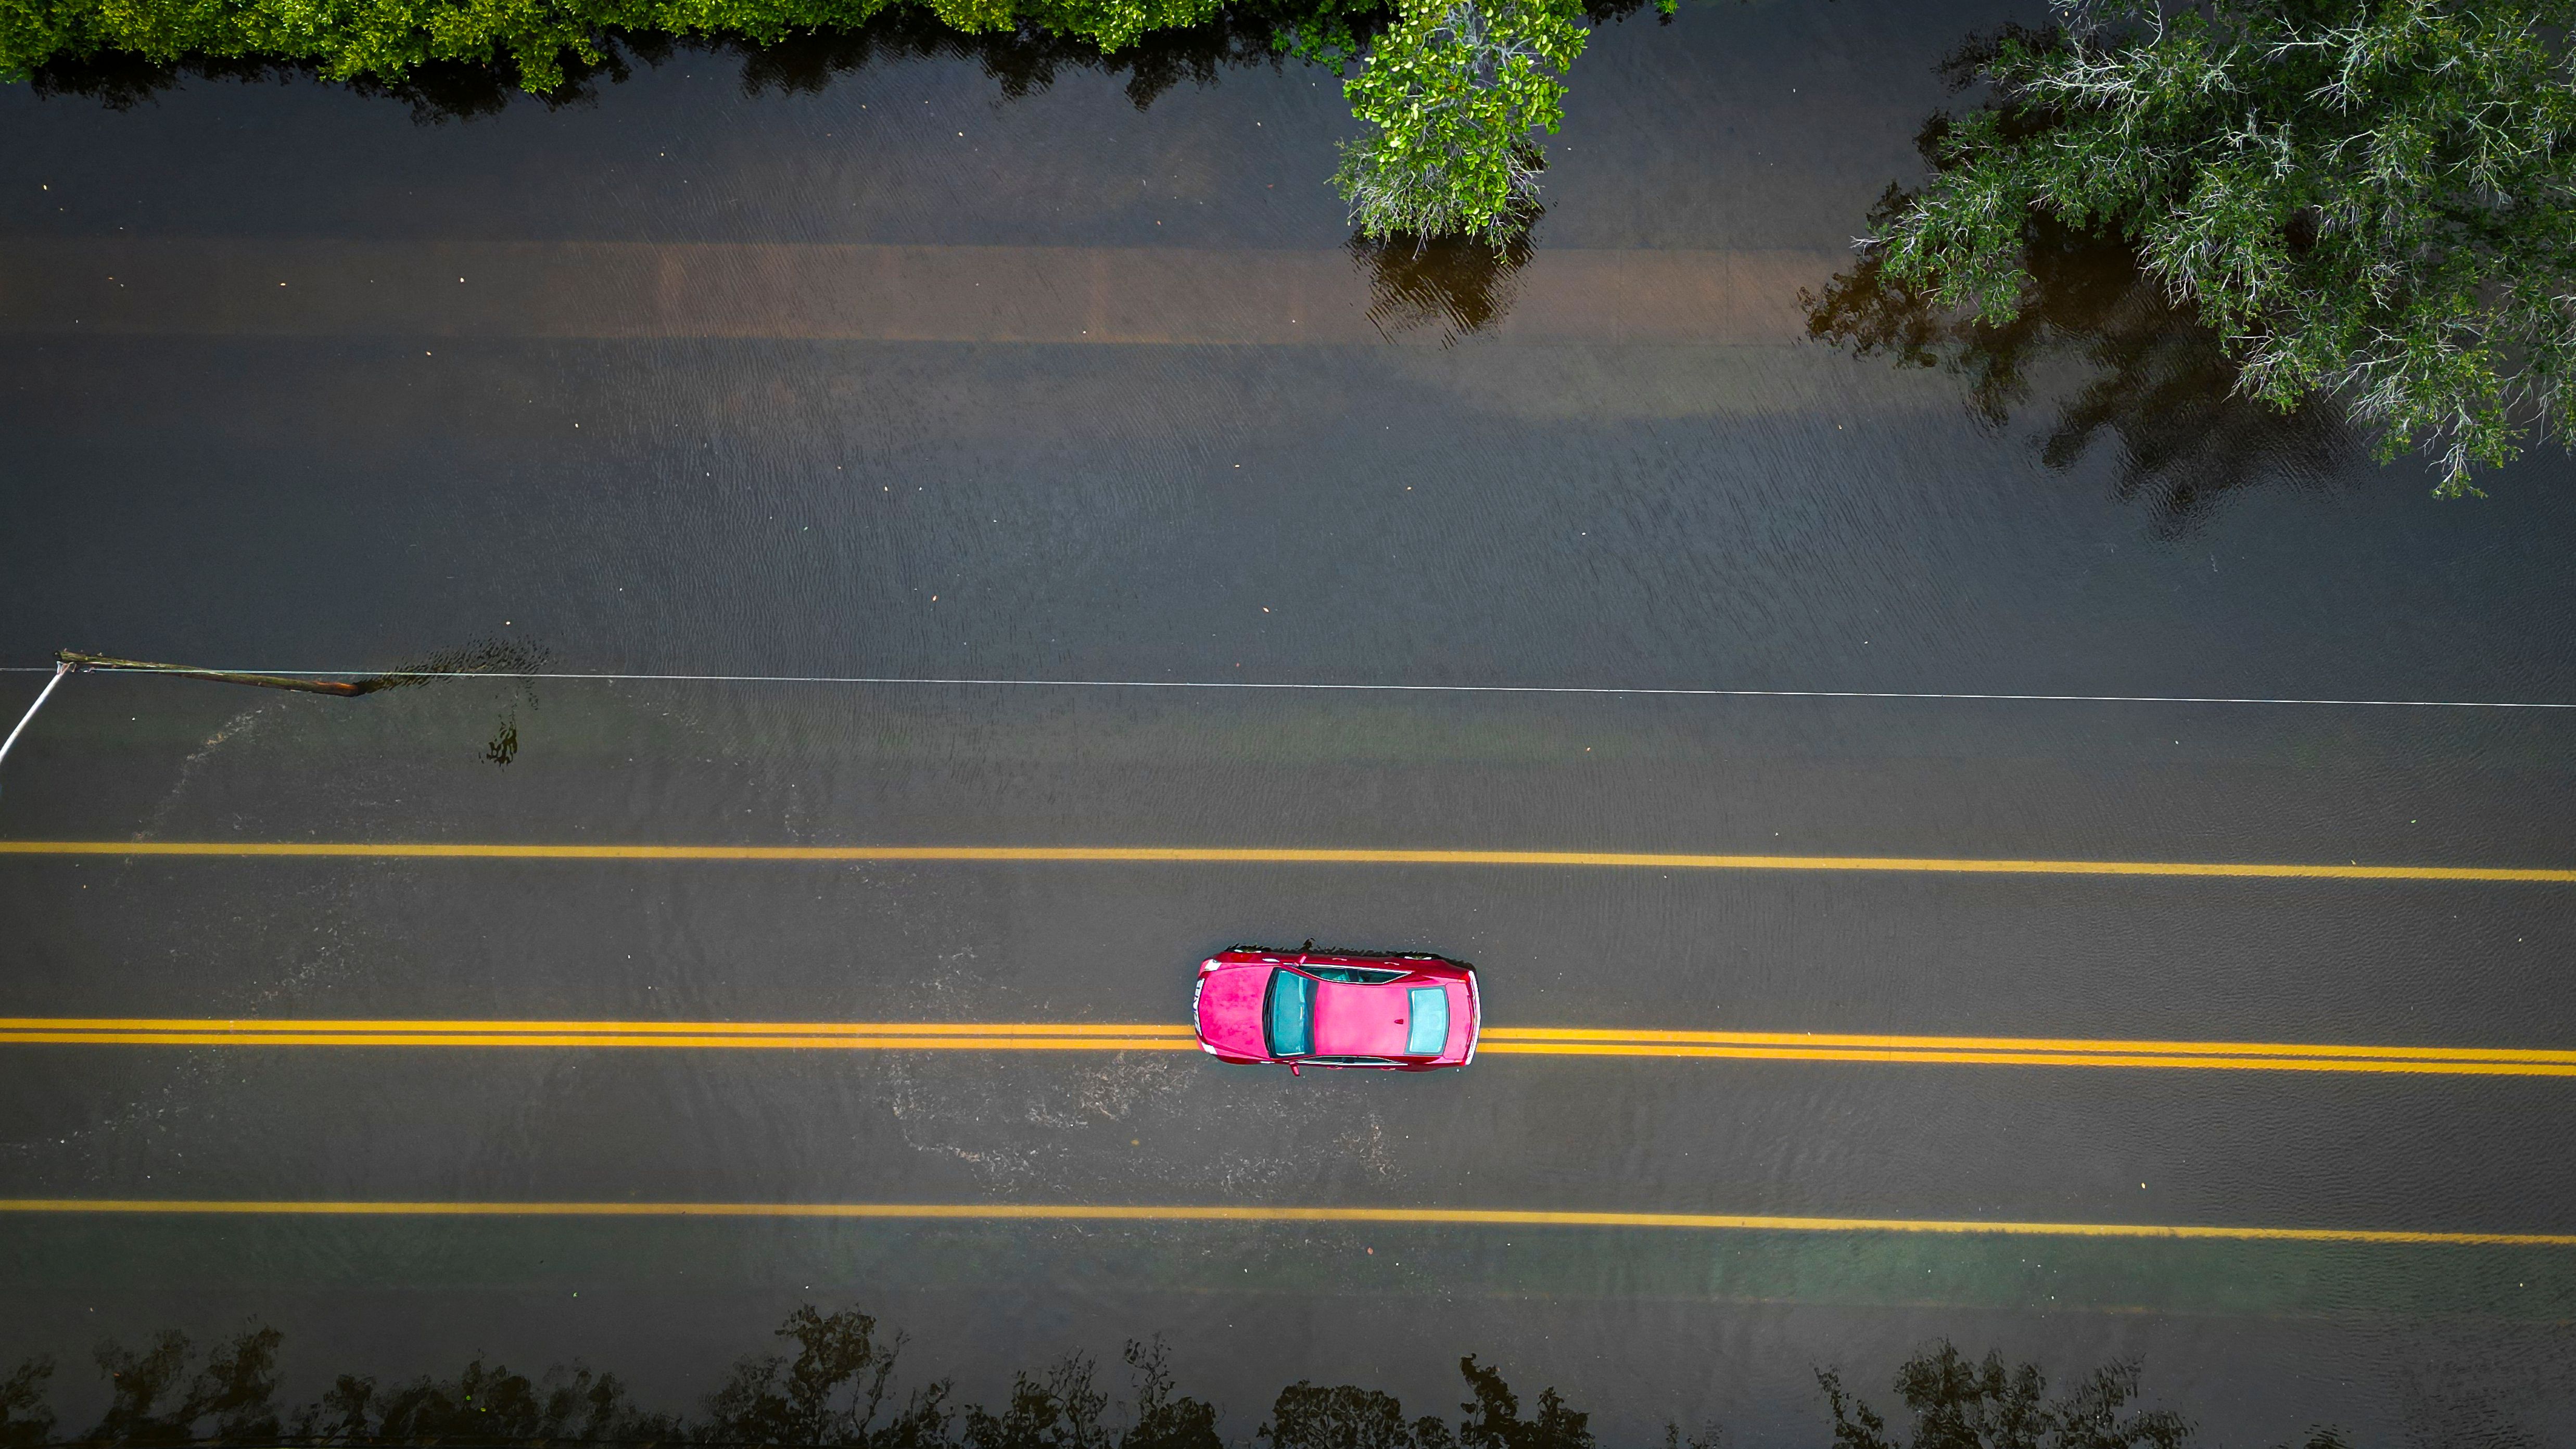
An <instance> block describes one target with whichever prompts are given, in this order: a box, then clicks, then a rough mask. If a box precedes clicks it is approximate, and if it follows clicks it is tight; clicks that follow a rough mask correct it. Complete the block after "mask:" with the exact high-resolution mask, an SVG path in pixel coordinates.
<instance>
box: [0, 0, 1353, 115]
mask: <svg viewBox="0 0 2576 1449" xmlns="http://www.w3.org/2000/svg"><path fill="white" fill-rule="evenodd" d="M1344 29H1345V31H1346V32H1347V31H1348V29H1349V23H1348V21H1347V19H1346V20H1345V22H1344ZM1292 43H1300V40H1299V37H1297V36H1291V35H1288V34H1287V33H1286V32H1285V31H1284V30H1283V29H1282V28H1281V22H1280V21H1278V20H1277V19H1275V18H1274V17H1271V16H1268V15H1265V14H1263V13H1261V12H1258V11H1253V10H1245V9H1239V8H1229V9H1227V10H1226V11H1224V12H1223V13H1221V14H1220V15H1219V16H1218V17H1217V18H1216V19H1214V20H1212V21H1210V22H1209V23H1207V24H1205V25H1199V26H1193V27H1190V28H1187V29H1180V30H1162V31H1156V32H1154V33H1153V34H1150V35H1147V36H1145V37H1143V38H1142V39H1140V40H1139V41H1138V42H1137V43H1136V44H1134V45H1131V46H1128V47H1126V48H1125V49H1122V50H1118V51H1103V50H1102V49H1100V47H1098V46H1096V45H1092V44H1090V43H1088V42H1086V41H1082V40H1077V39H1073V38H1071V37H1068V36H1065V35H1060V34H1056V33H1052V32H1049V31H1044V30H1036V29H1029V28H1021V29H1016V30H989V31H978V32H971V33H970V32H965V31H959V30H954V29H951V28H949V27H948V26H946V25H943V24H941V23H940V22H939V21H938V19H937V18H936V17H934V16H930V15H927V14H925V13H923V12H921V11H917V10H912V9H908V8H907V9H897V10H891V11H887V12H885V13H883V14H880V15H879V16H878V17H877V18H876V19H874V20H871V21H869V22H868V23H867V24H865V25H860V26H856V27H853V28H850V29H846V30H837V29H836V30H810V31H800V32H797V33H794V34H791V35H787V36H784V37H782V38H780V39H778V40H776V41H774V42H770V43H768V44H759V43H755V42H753V41H750V40H747V39H745V38H743V37H741V36H738V35H718V36H704V37H697V38H693V39H688V40H674V39H673V38H672V37H670V36H668V35H661V34H655V33H652V32H649V31H647V32H634V33H613V34H606V35H602V36H601V37H600V38H599V43H598V52H599V58H598V60H597V62H596V63H584V62H581V61H570V62H567V63H566V65H565V67H564V80H563V84H561V85H559V86H557V87H555V88H554V89H552V90H549V91H545V92H543V93H541V94H539V95H538V96H536V97H535V99H537V100H539V101H541V102H543V103H544V104H545V105H547V106H548V107H550V108H559V107H563V106H569V105H587V104H590V103H592V102H594V101H595V100H596V99H597V98H598V88H599V86H600V85H601V84H602V83H603V82H605V83H608V84H612V85H614V84H620V83H623V82H624V81H626V80H627V79H628V78H629V77H630V76H631V75H632V74H633V73H634V67H635V66H637V65H642V66H646V67H648V68H649V67H659V66H662V65H664V64H666V63H669V62H670V61H672V60H674V59H677V58H680V57H683V56H685V57H687V58H690V59H692V60H700V59H703V58H705V57H707V56H711V55H727V54H730V55H733V56H736V57H738V58H739V59H740V62H741V65H742V86H743V90H744V92H745V93H746V94H750V95H759V94H762V93H764V92H767V91H770V90H777V91H781V92H786V93H791V94H793V93H812V92H817V91H820V90H822V89H823V88H824V87H826V86H828V85H830V84H831V83H832V81H833V80H834V79H835V78H836V77H838V76H842V75H846V74H849V73H851V72H854V71H858V70H862V69H864V68H866V67H867V66H869V65H871V64H875V63H877V62H880V61H902V60H924V59H953V60H971V61H974V62H976V63H977V64H979V65H981V66H982V67H983V70H984V74H985V75H986V76H987V77H989V78H991V79H992V80H993V81H994V82H995V83H996V84H997V85H998V86H999V87H1000V89H1001V92H1002V94H1003V95H1004V96H1006V97H1008V98H1010V99H1013V100H1018V99H1021V98H1023V97H1026V96H1029V95H1031V94H1034V93H1036V92H1040V91H1044V90H1046V89H1047V88H1048V87H1049V86H1052V85H1053V84H1054V83H1055V81H1056V78H1057V76H1058V75H1059V74H1060V73H1062V72H1064V71H1068V70H1098V71H1105V72H1107V73H1109V74H1111V75H1125V76H1126V77H1127V98H1128V99H1129V100H1131V101H1133V102H1135V104H1136V108H1137V109H1138V110H1143V109H1145V108H1147V107H1148V106H1151V105H1152V104H1153V103H1154V102H1155V101H1157V100H1159V99H1161V98H1162V97H1163V95H1164V94H1166V93H1167V92H1169V91H1170V90H1172V89H1173V88H1174V87H1175V86H1177V85H1179V84H1180V83H1182V82H1183V81H1188V82H1190V83H1192V84H1195V85H1199V86H1208V85H1213V84H1215V83H1216V79H1217V75H1218V73H1219V72H1220V71H1221V70H1228V69H1238V68H1243V67H1250V66H1269V67H1272V68H1274V69H1275V68H1276V67H1277V66H1278V65H1279V64H1280V62H1281V60H1282V59H1283V57H1284V55H1285V54H1286V53H1287V52H1286V50H1285V49H1284V47H1285V46H1287V45H1289V44H1292ZM1353 43H1354V44H1355V43H1356V42H1353ZM320 74H321V66H320V64H319V63H318V62H315V61H311V60H304V61H283V60H244V59H222V58H217V57H210V56H204V55H197V56H191V57H188V58H187V59H185V60H182V61H173V62H168V63H158V62H153V61H148V60H145V59H143V58H141V57H139V56H136V55H134V54H132V53H130V52H124V51H110V52H104V53H102V54H99V55H96V56H93V57H90V58H88V59H86V60H72V59H56V60H52V61H49V62H47V63H45V64H44V65H41V66H39V67H37V68H36V70H35V72H34V74H33V76H32V77H31V78H32V79H33V81H34V83H35V90H36V93H37V94H38V95H40V96H82V97H86V98H89V99H93V100H96V101H99V102H100V103H102V104H104V105H106V106H107V107H108V108H110V109H112V110H127V109H130V108H132V107H133V106H135V105H136V104H138V103H139V102H142V101H144V100H147V99H149V98H151V97H152V96H154V95H156V94H158V93H159V92H162V91H165V90H169V89H171V88H173V87H176V86H178V85H180V84H182V83H184V82H186V81H188V80H192V79H206V80H224V81H239V82H246V83H276V82H283V81H287V80H291V79H295V78H298V77H303V76H315V77H318V76H319V75H320ZM349 85H350V89H352V90H355V91H357V92H359V93H361V94H365V95H379V96H387V97H390V98H393V99H396V100H399V101H402V102H404V103H405V104H407V105H409V106H410V107H411V109H412V115H413V118H414V119H416V120H419V121H422V122H425V123H430V122H441V121H447V120H455V119H470V118H472V117H476V116H488V115H496V114H498V113H500V112H501V111H503V110H505V109H507V108H508V107H509V106H510V105H511V103H512V102H513V101H514V100H521V99H527V98H528V95H527V92H525V91H522V90H520V89H519V88H518V87H517V86H514V85H512V84H511V83H510V82H509V79H508V77H507V76H506V75H505V74H504V73H503V72H501V71H499V70H497V69H495V68H492V67H489V66H471V65H463V64H458V63H455V62H434V63H431V64H428V65H423V66H420V67H418V68H416V69H414V70H413V71H411V72H410V73H409V74H408V75H406V76H405V77H404V78H403V79H402V80H400V81H394V82H388V81H380V80H374V79H370V78H366V77H360V78H359V79H357V80H354V81H352V82H350V83H349Z"/></svg>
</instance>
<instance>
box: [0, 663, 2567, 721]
mask: <svg viewBox="0 0 2576 1449" xmlns="http://www.w3.org/2000/svg"><path fill="white" fill-rule="evenodd" d="M46 672H49V671H47V670H45V669H43V668H40V667H38V666H32V665H9V666H0V673H9V674H38V673H46ZM95 672H98V673H115V672H118V671H115V670H112V669H104V668H102V669H99V670H97V671H95ZM226 672H234V671H226ZM239 672H245V673H260V674H271V675H284V676H288V677H294V678H315V679H321V678H362V677H380V676H393V677H398V678H402V679H545V680H562V681H573V682H579V681H588V682H593V683H620V684H822V685H866V686H886V687H896V686H916V687H950V688H979V689H1138V690H1150V689H1167V690H1232V691H1238V692H1260V691H1291V692H1293V691H1305V692H1313V693H1345V694H1461V695H1582V696H1610V697H1620V696H1625V697H1631V698H1653V699H1782V700H1789V699H1847V700H1888V701H1907V700H1911V701H1920V702H1927V703H1995V704H2196V705H2219V704H2227V705H2278V706H2314V707H2336V708H2352V709H2537V710H2576V702H2559V701H2553V700H2493V699H2323V698H2308V697H2301V696H2289V695H2218V694H2041V693H2005V692H1975V691H1966V690H1928V689H1927V690H1904V689H1707V688H1691V687H1683V686H1656V685H1588V684H1384V683H1367V682H1359V681H1320V682H1318V681H1262V680H1248V679H997V678H977V677H970V676H955V677H948V676H918V675H867V674H626V673H608V672H598V673H576V672H568V671H554V670H530V671H525V672H522V671H517V670H507V671H504V670H475V669H391V670H385V669H262V670H256V671H239Z"/></svg>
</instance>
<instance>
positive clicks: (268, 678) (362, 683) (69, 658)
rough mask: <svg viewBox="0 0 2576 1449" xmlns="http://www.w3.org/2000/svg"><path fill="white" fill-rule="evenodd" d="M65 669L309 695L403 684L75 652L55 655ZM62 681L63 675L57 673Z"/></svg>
mask: <svg viewBox="0 0 2576 1449" xmlns="http://www.w3.org/2000/svg"><path fill="white" fill-rule="evenodd" d="M54 658H55V659H57V660H59V661H61V666H62V668H63V669H114V670H121V671H135V672H140V673H145V674H175V675H178V676H179V677H180V678H182V679H211V680H214V681H216V682H217V683H219V684H251V685H257V686H258V687H259V688H261V689H293V690H301V691H302V692H304V693H306V694H337V695H343V696H345V695H355V694H373V693H375V692H376V691H377V690H379V689H391V688H392V687H394V686H395V685H397V684H401V683H403V682H404V681H403V679H402V677H401V676H400V675H393V674H379V675H374V676H372V677H369V678H366V679H355V680H350V679H290V678H288V677H286V676H285V675H282V674H245V673H243V672H242V671H240V670H238V669H196V668H192V667H190V666H188V665H185V664H154V663H152V662H150V661H149V660H143V659H111V658H109V657H108V656H106V655H104V654H83V653H81V652H79V651H78V650H75V649H64V650H60V651H58V652H56V653H55V655H54ZM56 677H57V678H59V677H60V671H59V670H58V671H57V672H56Z"/></svg>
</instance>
